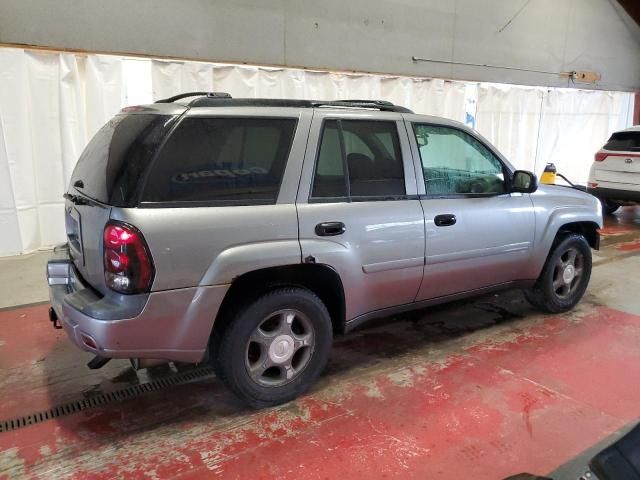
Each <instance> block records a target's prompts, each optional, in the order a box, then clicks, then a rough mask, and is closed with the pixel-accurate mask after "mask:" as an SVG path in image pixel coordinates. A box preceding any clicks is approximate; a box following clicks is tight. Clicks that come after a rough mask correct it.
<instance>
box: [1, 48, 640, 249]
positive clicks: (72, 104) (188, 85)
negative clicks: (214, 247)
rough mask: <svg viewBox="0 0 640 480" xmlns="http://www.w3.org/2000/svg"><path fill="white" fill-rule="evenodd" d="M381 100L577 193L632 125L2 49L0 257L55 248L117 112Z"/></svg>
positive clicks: (341, 86) (402, 89)
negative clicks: (193, 96) (205, 99)
mask: <svg viewBox="0 0 640 480" xmlns="http://www.w3.org/2000/svg"><path fill="white" fill-rule="evenodd" d="M211 90H213V91H224V92H229V93H230V94H231V95H233V96H234V97H267V98H302V99H312V98H313V99H327V100H332V99H350V98H351V99H385V100H390V101H392V102H394V103H396V104H399V105H404V106H407V107H409V108H411V109H413V110H414V111H415V112H417V113H425V114H430V115H437V116H443V117H447V118H451V119H454V120H458V121H461V122H466V123H468V124H470V125H475V127H476V128H477V129H478V130H479V131H480V132H481V133H483V134H484V135H485V136H486V137H487V138H488V139H489V140H490V141H492V142H494V143H495V144H496V145H497V146H498V148H499V149H500V150H501V151H502V152H503V153H505V155H506V156H507V157H508V158H509V159H510V160H511V161H512V163H513V164H515V165H516V166H517V167H518V168H524V169H529V170H535V171H536V172H537V173H540V171H541V170H542V168H543V167H544V164H545V163H546V162H547V161H553V162H555V163H556V165H557V166H558V170H559V171H561V172H563V173H565V174H566V175H567V176H569V177H570V178H573V179H575V180H577V181H581V182H584V181H585V180H586V175H587V172H588V169H589V165H590V163H591V159H592V158H593V154H594V152H595V150H597V149H598V147H599V146H600V145H602V143H603V142H604V141H605V140H606V138H607V137H608V135H609V134H610V133H611V132H612V131H614V130H616V129H620V128H623V127H625V126H627V125H629V124H630V122H631V110H632V98H633V96H632V94H628V93H621V92H600V91H597V92H596V91H585V90H576V89H551V90H548V89H540V88H531V87H520V86H514V85H494V84H480V85H478V84H477V83H465V82H452V81H444V80H436V79H425V78H410V77H395V76H386V75H369V74H352V73H336V72H323V71H310V70H300V69H287V68H271V67H256V66H244V65H242V66H239V65H221V64H213V63H202V62H177V61H161V60H149V59H136V58H125V57H119V56H109V55H79V54H71V53H57V52H34V51H27V50H22V49H15V48H0V232H1V233H2V234H1V235H0V256H5V255H14V254H18V253H23V252H28V251H31V250H34V249H37V248H41V247H47V246H51V245H54V244H56V243H60V242H63V241H64V239H65V235H64V220H63V205H64V203H63V200H62V194H63V192H64V191H65V190H66V186H67V184H68V181H69V178H70V176H71V172H72V170H73V166H74V165H75V162H76V159H77V158H78V156H79V155H80V152H81V150H82V148H83V147H84V145H85V144H86V143H87V141H88V140H89V138H90V137H91V136H92V135H93V134H94V133H95V132H96V131H97V129H98V128H99V127H100V126H101V125H102V124H103V123H105V122H106V121H107V120H108V119H109V118H110V117H111V116H113V115H114V114H115V113H116V112H117V111H118V110H119V109H120V108H121V107H123V106H125V105H131V104H139V103H148V102H150V101H152V100H156V99H159V98H165V97H169V96H171V95H175V94H177V93H182V92H185V91H211Z"/></svg>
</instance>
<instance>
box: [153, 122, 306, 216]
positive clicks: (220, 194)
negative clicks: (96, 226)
mask: <svg viewBox="0 0 640 480" xmlns="http://www.w3.org/2000/svg"><path fill="white" fill-rule="evenodd" d="M295 126H296V120H294V119H282V118H201V117H197V118H196V117H193V118H185V119H184V120H183V121H182V122H181V123H180V125H178V126H177V127H176V129H175V131H174V132H173V133H172V134H171V137H169V139H168V140H167V142H166V144H165V146H164V147H163V148H162V150H161V151H160V153H159V155H158V158H157V160H156V161H155V163H154V165H153V168H152V169H151V172H150V173H149V178H148V180H147V185H146V187H145V192H144V194H143V201H145V202H223V203H225V204H237V205H250V204H270V203H275V202H276V199H277V197H278V191H279V189H280V182H281V181H282V176H283V174H284V168H285V165H286V163H287V158H288V156H289V150H290V149H291V141H292V138H293V133H294V131H295Z"/></svg>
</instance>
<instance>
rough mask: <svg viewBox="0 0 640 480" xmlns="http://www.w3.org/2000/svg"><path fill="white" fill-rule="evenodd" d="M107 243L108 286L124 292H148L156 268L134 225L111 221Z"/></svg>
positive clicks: (106, 269) (106, 266)
mask: <svg viewBox="0 0 640 480" xmlns="http://www.w3.org/2000/svg"><path fill="white" fill-rule="evenodd" d="M103 240H104V241H103V247H104V279H105V281H106V283H107V286H108V287H109V288H111V289H112V290H115V291H116V292H120V293H141V292H148V291H149V290H150V289H151V284H152V283H153V276H154V274H155V268H154V266H153V261H152V260H151V254H150V253H149V247H148V246H147V242H145V240H144V237H143V236H142V233H140V231H139V230H138V229H137V228H135V227H133V226H132V225H128V224H126V223H122V222H116V221H110V222H109V223H107V225H106V227H104V236H103Z"/></svg>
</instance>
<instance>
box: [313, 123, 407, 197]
mask: <svg viewBox="0 0 640 480" xmlns="http://www.w3.org/2000/svg"><path fill="white" fill-rule="evenodd" d="M405 194H406V189H405V184H404V169H403V166H402V153H401V150H400V142H399V140H398V130H397V128H396V124H395V122H383V121H370V120H328V121H326V122H325V123H324V127H323V130H322V137H321V140H320V150H319V152H318V158H317V161H316V172H315V177H314V181H313V188H312V192H311V199H312V200H313V199H316V200H319V201H328V200H336V201H350V200H353V201H358V200H361V201H364V200H376V199H389V198H390V197H400V196H404V195H405Z"/></svg>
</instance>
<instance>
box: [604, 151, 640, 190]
mask: <svg viewBox="0 0 640 480" xmlns="http://www.w3.org/2000/svg"><path fill="white" fill-rule="evenodd" d="M603 153H606V154H607V156H606V158H605V159H604V160H603V161H601V162H596V164H595V168H594V175H595V179H596V180H599V181H601V182H611V183H622V184H627V185H639V184H640V155H639V154H638V153H633V152H615V153H609V152H603Z"/></svg>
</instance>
